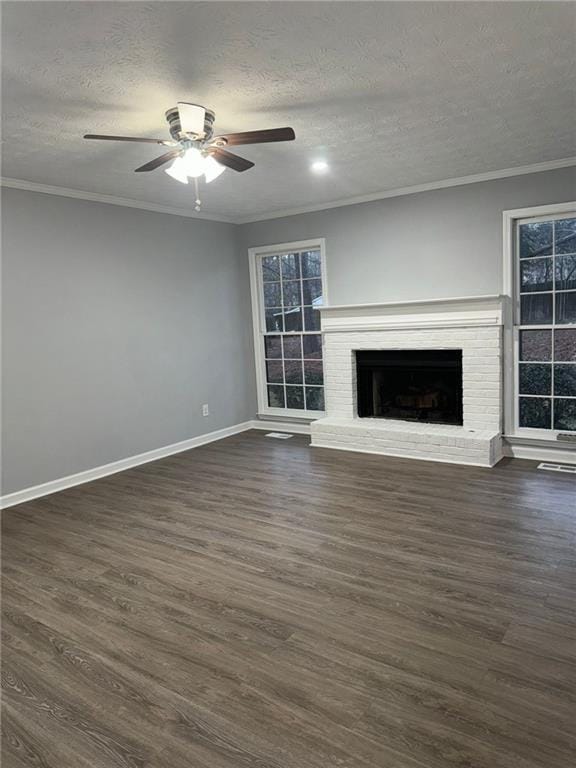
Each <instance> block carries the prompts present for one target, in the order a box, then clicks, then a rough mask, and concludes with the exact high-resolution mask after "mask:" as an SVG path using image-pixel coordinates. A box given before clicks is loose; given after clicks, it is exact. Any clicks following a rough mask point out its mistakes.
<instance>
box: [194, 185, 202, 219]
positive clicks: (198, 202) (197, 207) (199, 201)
mask: <svg viewBox="0 0 576 768" xmlns="http://www.w3.org/2000/svg"><path fill="white" fill-rule="evenodd" d="M194 188H195V190H196V205H195V206H194V210H195V211H199V210H200V206H201V205H202V200H200V192H199V190H198V179H197V178H195V179H194Z"/></svg>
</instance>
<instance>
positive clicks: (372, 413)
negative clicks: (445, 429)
mask: <svg viewBox="0 0 576 768" xmlns="http://www.w3.org/2000/svg"><path fill="white" fill-rule="evenodd" d="M356 373H357V387H358V416H361V417H364V418H376V419H399V420H402V421H421V422H428V423H431V424H462V350H461V349H432V350H431V349H423V350H398V349H393V350H392V349H391V350H370V351H357V352H356Z"/></svg>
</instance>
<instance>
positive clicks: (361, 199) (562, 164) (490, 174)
mask: <svg viewBox="0 0 576 768" xmlns="http://www.w3.org/2000/svg"><path fill="white" fill-rule="evenodd" d="M575 165H576V157H564V158H561V159H560V160H549V161H547V162H544V163H533V164H532V165H521V166H518V167H517V168H503V169H501V170H499V171H487V172H486V173H474V174H472V175H470V176H460V177H458V178H454V179H443V180H441V181H430V182H427V183H425V184H415V185H413V186H411V187H397V188H396V189H389V190H387V191H385V192H374V193H372V194H370V195H359V196H357V197H347V198H345V199H341V200H333V201H331V202H329V203H321V204H319V205H307V206H303V207H301V208H286V209H284V210H282V211H275V212H273V213H265V214H259V215H254V216H247V217H243V218H238V219H236V223H237V224H253V223H256V222H259V221H268V220H270V219H282V218H284V217H286V216H298V215H299V214H302V213H314V212H315V211H327V210H329V209H330V208H342V207H344V206H346V205H358V204H359V203H372V202H375V201H377V200H385V199H386V198H388V197H402V196H404V195H415V194H417V193H418V192H431V191H432V190H435V189H447V188H448V187H459V186H463V185H464V184H477V183H478V182H482V181H494V180H496V179H506V178H508V177H511V176H523V175H525V174H528V173H541V172H542V171H555V170H558V169H560V168H570V167H572V166H575Z"/></svg>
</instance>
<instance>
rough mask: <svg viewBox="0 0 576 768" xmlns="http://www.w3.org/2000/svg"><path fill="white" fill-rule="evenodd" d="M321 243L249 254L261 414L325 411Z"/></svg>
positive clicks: (316, 413)
mask: <svg viewBox="0 0 576 768" xmlns="http://www.w3.org/2000/svg"><path fill="white" fill-rule="evenodd" d="M324 266H325V265H324V242H323V240H313V241H305V242H298V243H286V244H283V245H278V246H272V247H267V248H263V249H258V248H253V249H251V250H250V270H251V281H252V304H253V310H254V334H255V338H254V341H255V349H256V368H257V381H258V401H259V412H260V413H261V414H267V415H274V416H278V415H283V416H299V417H311V418H316V417H318V416H321V415H322V414H323V412H324V371H323V363H322V335H321V333H320V312H319V311H318V308H319V307H320V306H321V305H322V304H323V303H324V302H325V300H326V291H325V288H326V278H325V268H324Z"/></svg>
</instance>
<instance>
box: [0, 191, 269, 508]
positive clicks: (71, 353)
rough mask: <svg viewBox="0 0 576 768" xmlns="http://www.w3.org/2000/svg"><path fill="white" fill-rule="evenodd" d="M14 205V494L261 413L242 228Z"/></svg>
mask: <svg viewBox="0 0 576 768" xmlns="http://www.w3.org/2000/svg"><path fill="white" fill-rule="evenodd" d="M2 203H3V209H2V214H3V226H2V241H3V242H2V252H3V294H4V295H3V331H4V339H3V341H4V346H3V355H4V359H3V373H4V382H3V384H4V386H3V481H4V482H3V489H2V492H3V493H5V494H6V493H11V492H13V491H16V490H20V489H22V488H26V487H29V486H33V485H37V484H39V483H43V482H46V481H49V480H54V479H57V478H60V477H63V476H66V475H70V474H72V473H75V472H80V471H82V470H86V469H90V468H93V467H97V466H99V465H101V464H106V463H108V462H112V461H116V460H118V459H121V458H124V457H127V456H132V455H134V454H138V453H142V452H144V451H148V450H152V449H154V448H160V447H162V446H164V445H168V444H170V443H174V442H177V441H179V440H185V439H187V438H191V437H194V436H197V435H200V434H202V433H206V432H210V431H213V430H216V429H219V428H221V427H226V426H230V425H233V424H237V423H239V422H242V421H245V420H246V419H250V418H252V417H253V416H254V410H255V408H254V401H255V396H254V382H253V367H254V366H253V356H252V346H251V338H250V337H251V315H250V300H249V284H248V273H247V269H246V259H245V258H243V257H241V255H240V254H239V252H238V249H237V245H236V239H235V238H236V234H237V228H235V227H234V226H232V225H228V224H219V223H212V222H207V221H198V220H193V219H189V218H183V217H177V216H169V215H165V214H158V213H150V212H147V211H143V210H136V209H131V208H125V207H122V208H121V207H117V206H112V205H104V204H100V203H92V202H86V201H82V200H72V199H67V198H64V197H55V196H52V195H44V194H38V193H32V192H24V191H19V190H12V189H3V190H2ZM203 403H208V404H209V405H210V411H211V415H210V416H209V417H208V418H203V417H202V415H201V406H202V404H203Z"/></svg>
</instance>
